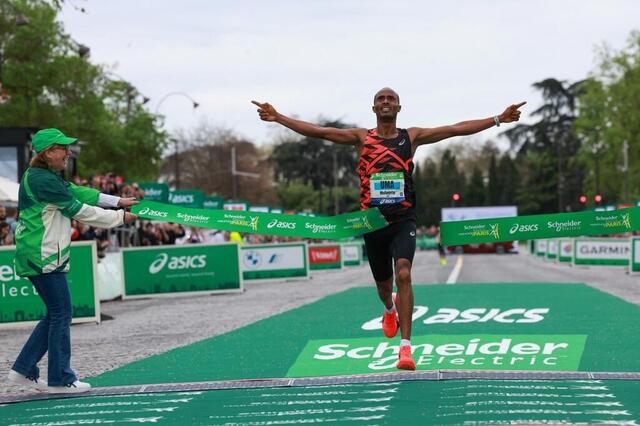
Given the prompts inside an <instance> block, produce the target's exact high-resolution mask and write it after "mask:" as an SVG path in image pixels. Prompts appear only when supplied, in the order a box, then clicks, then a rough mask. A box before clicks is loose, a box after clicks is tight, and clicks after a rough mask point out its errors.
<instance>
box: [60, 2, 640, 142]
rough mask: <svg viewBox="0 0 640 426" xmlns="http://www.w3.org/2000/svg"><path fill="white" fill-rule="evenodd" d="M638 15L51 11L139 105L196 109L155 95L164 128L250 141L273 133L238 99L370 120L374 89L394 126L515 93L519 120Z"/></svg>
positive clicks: (614, 7) (621, 7)
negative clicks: (394, 99) (520, 105)
mask: <svg viewBox="0 0 640 426" xmlns="http://www.w3.org/2000/svg"><path fill="white" fill-rule="evenodd" d="M74 6H75V7H74ZM78 7H83V8H84V9H85V10H86V13H81V12H79V11H78V10H77V9H76V8H78ZM639 17H640V1H639V0H618V1H616V0H607V1H604V0H575V1H574V0H571V1H569V0H566V1H565V0H548V1H541V0H540V1H536V0H526V1H525V0H523V1H518V0H456V1H448V2H445V1H418V0H415V1H409V0H407V1H364V0H361V1H355V0H336V1H333V0H331V1H324V0H323V1H321V0H316V1H305V0H292V1H289V0H287V1H279V0H270V1H264V0H263V1H242V0H236V1H231V0H228V1H225V0H180V1H177V0H174V1H169V0H144V1H143V0H135V1H131V0H126V1H125V0H108V1H107V0H86V1H83V0H66V1H65V6H64V8H63V11H62V13H61V20H62V22H63V24H64V27H65V30H66V32H67V33H69V34H70V35H71V37H72V38H73V39H75V40H76V41H78V42H80V43H83V44H85V45H87V46H89V47H90V48H91V60H92V61H93V62H94V63H101V64H107V65H110V66H112V69H113V70H114V71H115V72H116V73H117V74H119V75H120V76H122V77H123V78H125V79H126V80H128V81H130V82H131V83H132V84H133V85H134V86H136V87H137V88H138V90H139V91H140V92H141V93H143V94H144V95H146V96H148V97H150V98H151V101H150V102H149V103H148V104H147V105H148V107H149V110H150V111H151V112H155V111H156V109H157V108H158V102H159V101H160V100H161V99H162V97H163V96H164V95H166V94H167V93H170V92H185V93H187V94H189V95H190V96H191V97H193V98H194V99H195V100H196V101H197V102H199V103H200V107H199V108H198V109H196V110H193V108H192V107H191V104H190V102H189V100H188V99H186V98H183V97H181V96H171V97H168V98H166V100H165V101H164V102H162V104H161V105H160V108H159V112H160V113H162V114H163V115H165V116H166V128H167V129H168V130H170V131H175V130H176V129H180V128H182V129H189V128H191V127H194V126H196V125H197V124H198V122H199V121H200V120H202V119H207V120H209V121H210V122H211V123H213V124H214V125H221V126H226V127H228V128H231V129H233V130H235V131H236V132H237V133H238V134H239V135H241V136H244V137H246V138H248V139H250V140H252V141H253V142H255V143H257V144H262V143H265V142H270V141H271V140H272V139H273V137H274V135H275V134H276V133H277V131H276V129H275V126H274V125H269V124H267V123H263V122H261V121H259V120H258V118H257V114H256V112H255V108H254V107H253V105H251V104H250V101H251V100H252V99H256V100H259V101H268V102H270V103H272V104H273V105H274V106H275V107H276V108H277V109H278V110H279V111H280V112H282V113H285V114H289V115H291V114H294V115H296V116H298V117H299V118H301V119H304V120H309V121H314V120H316V119H317V118H318V117H319V116H323V117H327V118H331V119H336V118H339V119H342V120H344V121H346V122H349V123H353V124H355V125H357V126H358V127H373V126H375V116H374V115H373V113H372V112H371V105H372V98H373V95H374V93H375V92H376V91H377V90H378V89H380V88H381V87H383V86H390V87H392V88H394V89H395V90H396V91H397V92H398V93H399V95H400V98H401V104H402V111H401V112H400V115H399V117H398V125H399V127H411V126H421V127H432V126H437V125H443V124H451V123H454V122H458V121H462V120H466V119H471V118H484V117H488V116H492V115H494V114H498V113H500V112H502V110H503V109H504V107H506V106H507V105H509V104H511V103H514V102H519V101H522V100H526V101H528V102H529V104H528V105H526V106H525V107H524V109H523V119H524V120H525V121H526V120H528V119H529V117H528V112H530V111H532V110H533V109H535V108H536V107H537V106H538V105H539V103H540V97H539V95H537V94H536V92H534V91H533V90H532V88H531V84H532V83H534V82H536V81H539V80H542V79H544V78H547V77H554V78H558V79H564V80H569V81H575V80H579V79H582V78H584V77H585V76H587V74H588V73H589V72H590V71H592V70H593V69H594V68H595V64H596V56H595V47H596V46H600V45H602V44H603V43H607V44H608V45H610V46H611V47H613V48H614V49H616V50H619V49H621V48H623V47H624V46H625V44H626V40H627V37H628V35H629V33H630V32H631V31H632V30H634V29H640V18H639ZM503 129H504V127H501V128H500V130H503ZM497 133H498V132H497V129H492V130H488V131H486V132H484V133H483V134H482V136H481V137H480V138H478V139H480V140H484V139H488V138H495V137H496V135H497ZM478 139H476V140H478ZM444 143H446V142H444ZM425 153H426V152H425Z"/></svg>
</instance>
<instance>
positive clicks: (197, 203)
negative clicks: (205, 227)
mask: <svg viewBox="0 0 640 426" xmlns="http://www.w3.org/2000/svg"><path fill="white" fill-rule="evenodd" d="M203 201H204V193H203V192H202V191H199V190H197V189H177V190H175V191H170V192H169V203H170V204H174V205H176V206H180V207H190V208H196V209H201V208H202V203H203Z"/></svg>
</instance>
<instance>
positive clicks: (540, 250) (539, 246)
mask: <svg viewBox="0 0 640 426" xmlns="http://www.w3.org/2000/svg"><path fill="white" fill-rule="evenodd" d="M546 254H547V240H536V256H544V255H546Z"/></svg>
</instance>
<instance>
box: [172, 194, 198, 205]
mask: <svg viewBox="0 0 640 426" xmlns="http://www.w3.org/2000/svg"><path fill="white" fill-rule="evenodd" d="M194 201H195V200H194V198H193V195H172V196H171V202H172V203H174V204H183V203H189V204H191V203H193V202H194Z"/></svg>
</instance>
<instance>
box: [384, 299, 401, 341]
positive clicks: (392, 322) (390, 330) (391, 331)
mask: <svg viewBox="0 0 640 426" xmlns="http://www.w3.org/2000/svg"><path fill="white" fill-rule="evenodd" d="M391 298H392V299H393V305H394V306H395V304H396V294H395V293H393V294H392V295H391ZM399 325H400V322H399V321H398V310H397V309H396V311H395V312H394V313H392V314H389V313H387V311H386V309H385V311H384V313H383V314H382V332H383V333H384V335H385V336H387V337H388V338H392V337H395V336H396V334H398V326H399Z"/></svg>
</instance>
